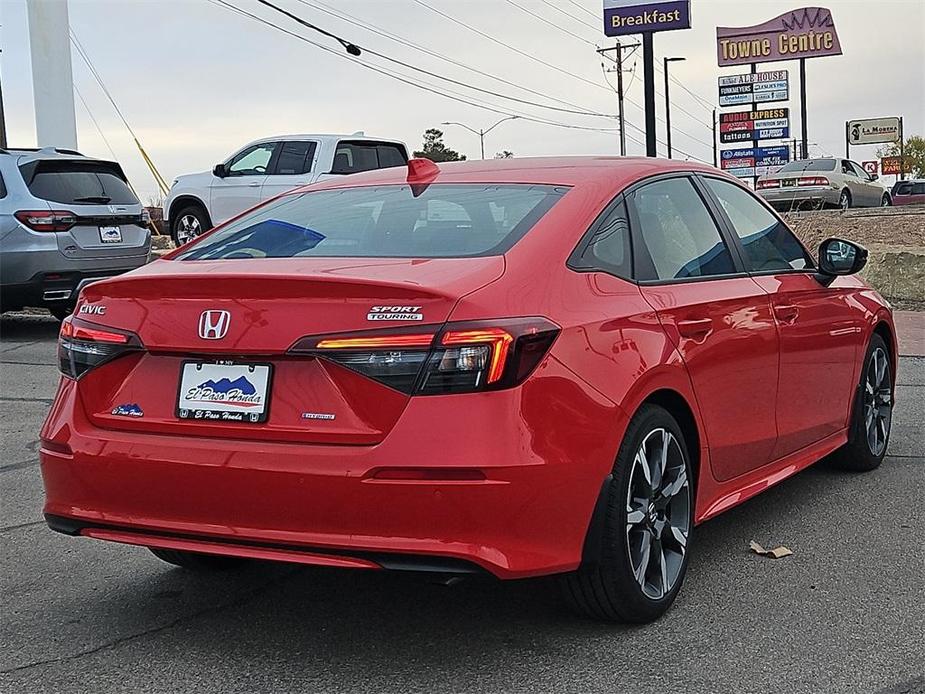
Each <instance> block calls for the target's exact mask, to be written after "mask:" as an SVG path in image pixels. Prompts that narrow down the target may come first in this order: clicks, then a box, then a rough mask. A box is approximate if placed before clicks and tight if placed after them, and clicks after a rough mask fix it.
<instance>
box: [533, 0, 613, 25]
mask: <svg viewBox="0 0 925 694" xmlns="http://www.w3.org/2000/svg"><path fill="white" fill-rule="evenodd" d="M540 2H542V3H543V4H544V5H548V6H549V7H551V8H552V9H554V10H555V11H556V12H560V13H562V14H564V15H565V16H566V17H571V18H572V19H574V20H575V21H576V22H578V23H579V24H583V25H584V26H586V27H590V28H591V29H594V30H595V31H598V30H599V29H600V28H601V27H600V26H594V25H593V24H588V22H587V21H585V20H584V19H582V18H581V17H576V16H575V15H573V14H572V13H571V12H566V11H565V10H563V9H562V8H561V7H559V6H558V5H556V4H554V3H551V2H549V0H540ZM573 4H574V3H573Z"/></svg>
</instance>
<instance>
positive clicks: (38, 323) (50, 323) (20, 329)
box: [0, 313, 61, 349]
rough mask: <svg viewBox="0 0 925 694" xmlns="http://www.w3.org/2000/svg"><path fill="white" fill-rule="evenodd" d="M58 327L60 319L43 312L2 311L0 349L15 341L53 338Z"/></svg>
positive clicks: (0, 317)
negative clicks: (0, 341) (0, 342)
mask: <svg viewBox="0 0 925 694" xmlns="http://www.w3.org/2000/svg"><path fill="white" fill-rule="evenodd" d="M60 329H61V321H59V320H56V319H55V318H52V317H51V316H49V315H48V314H45V313H34V314H33V313H4V314H3V315H2V316H0V340H2V344H0V349H3V348H4V347H8V346H10V345H13V344H16V343H22V342H35V341H39V340H49V339H52V340H53V339H55V338H56V337H57V336H58V331H59V330H60ZM7 343H9V344H7Z"/></svg>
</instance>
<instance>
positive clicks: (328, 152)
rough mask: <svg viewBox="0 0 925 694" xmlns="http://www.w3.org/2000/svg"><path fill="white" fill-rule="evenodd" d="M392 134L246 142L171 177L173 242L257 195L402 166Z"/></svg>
mask: <svg viewBox="0 0 925 694" xmlns="http://www.w3.org/2000/svg"><path fill="white" fill-rule="evenodd" d="M407 163H408V149H407V148H406V147H405V145H404V143H402V142H398V141H397V140H383V139H380V138H373V137H366V136H364V135H363V133H354V134H353V135H282V136H279V137H268V138H265V139H262V140H257V141H255V142H251V143H250V144H248V145H246V146H244V147H242V148H241V149H240V150H238V151H237V152H235V153H234V154H232V155H231V156H230V157H228V159H226V160H225V161H224V162H223V163H221V164H216V165H215V167H214V168H213V169H212V170H211V171H204V172H202V173H195V174H184V175H183V176H179V177H178V178H177V179H176V180H174V182H173V185H172V186H171V187H170V193H169V194H168V195H167V198H166V200H164V222H165V224H167V225H168V228H169V229H170V235H171V236H172V237H173V240H174V241H175V242H176V243H177V245H182V244H184V243H186V242H187V241H189V240H190V239H193V238H196V237H197V236H199V234H201V233H203V232H204V231H207V230H208V229H211V228H212V227H213V226H215V225H217V224H221V223H222V222H224V221H225V220H226V219H230V218H231V217H234V216H235V215H237V214H239V213H241V212H243V211H244V210H246V209H248V208H250V207H253V206H254V205H256V204H257V203H259V202H260V201H261V200H266V199H268V198H272V197H273V196H275V195H278V194H280V193H284V192H285V191H287V190H291V189H293V188H297V187H299V186H303V185H307V184H309V183H314V182H315V181H318V180H321V179H323V178H329V177H331V176H341V175H344V174H352V173H359V172H360V171H371V170H373V169H385V168H389V167H391V166H405V165H406V164H407Z"/></svg>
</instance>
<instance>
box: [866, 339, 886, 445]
mask: <svg viewBox="0 0 925 694" xmlns="http://www.w3.org/2000/svg"><path fill="white" fill-rule="evenodd" d="M892 418H893V393H892V388H891V380H890V360H889V358H888V357H887V355H886V352H884V351H883V349H882V348H881V347H877V348H876V349H875V350H874V351H873V352H871V355H870V360H869V361H868V362H867V372H866V374H865V376H864V429H865V431H866V433H867V446H868V448H869V449H870V452H871V453H873V454H874V456H876V457H879V456H880V455H882V454H883V451H884V449H885V448H886V442H887V439H889V437H890V423H891V421H892Z"/></svg>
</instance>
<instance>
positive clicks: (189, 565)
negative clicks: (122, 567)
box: [148, 547, 247, 571]
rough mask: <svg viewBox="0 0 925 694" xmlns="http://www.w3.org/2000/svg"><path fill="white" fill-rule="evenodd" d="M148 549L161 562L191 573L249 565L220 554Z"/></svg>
mask: <svg viewBox="0 0 925 694" xmlns="http://www.w3.org/2000/svg"><path fill="white" fill-rule="evenodd" d="M148 549H150V550H151V553H152V554H153V555H154V556H155V557H157V558H158V559H160V560H161V561H165V562H167V563H168V564H173V565H174V566H180V567H182V568H184V569H189V570H190V571H228V570H229V569H235V568H237V567H239V566H242V565H244V564H246V563H247V559H239V558H238V557H225V556H221V555H218V554H200V553H198V552H184V551H182V550H178V549H158V548H157V547H148Z"/></svg>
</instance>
